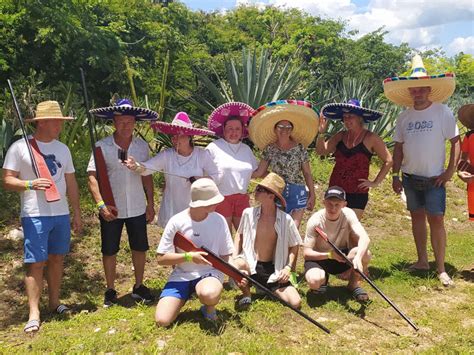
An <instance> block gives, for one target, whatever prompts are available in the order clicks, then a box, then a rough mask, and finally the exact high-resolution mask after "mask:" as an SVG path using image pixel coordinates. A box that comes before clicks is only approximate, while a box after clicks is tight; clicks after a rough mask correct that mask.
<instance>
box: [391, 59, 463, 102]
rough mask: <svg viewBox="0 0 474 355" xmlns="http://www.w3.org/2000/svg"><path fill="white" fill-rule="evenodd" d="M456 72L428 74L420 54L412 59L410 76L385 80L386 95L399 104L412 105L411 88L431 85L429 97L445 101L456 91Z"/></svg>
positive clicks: (434, 100)
mask: <svg viewBox="0 0 474 355" xmlns="http://www.w3.org/2000/svg"><path fill="white" fill-rule="evenodd" d="M454 77H455V75H454V73H445V74H439V75H431V76H430V75H428V74H427V72H426V69H425V66H424V64H423V60H422V59H421V57H420V56H419V55H415V56H414V57H413V60H412V65H411V74H410V76H399V77H393V78H387V79H385V80H384V81H383V90H384V92H385V96H386V97H387V98H388V99H389V100H390V101H392V102H394V103H396V104H397V105H401V106H406V107H412V106H413V98H412V97H411V96H410V93H409V92H408V89H409V88H414V87H422V86H429V87H431V93H430V95H429V97H428V99H429V100H430V101H431V102H440V103H441V102H445V101H446V100H447V99H448V98H449V97H450V96H451V95H452V94H453V92H454V89H455V87H456V82H455V80H454Z"/></svg>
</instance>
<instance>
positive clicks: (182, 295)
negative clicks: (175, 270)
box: [160, 274, 214, 301]
mask: <svg viewBox="0 0 474 355" xmlns="http://www.w3.org/2000/svg"><path fill="white" fill-rule="evenodd" d="M206 277H214V276H213V275H212V274H208V275H204V276H201V277H198V278H197V279H194V280H191V281H168V282H167V283H166V285H165V287H163V291H161V295H160V298H163V297H174V298H179V299H180V300H184V301H187V300H188V299H189V298H190V297H191V296H192V295H193V293H194V292H196V285H197V284H198V282H199V281H201V280H202V279H205V278H206Z"/></svg>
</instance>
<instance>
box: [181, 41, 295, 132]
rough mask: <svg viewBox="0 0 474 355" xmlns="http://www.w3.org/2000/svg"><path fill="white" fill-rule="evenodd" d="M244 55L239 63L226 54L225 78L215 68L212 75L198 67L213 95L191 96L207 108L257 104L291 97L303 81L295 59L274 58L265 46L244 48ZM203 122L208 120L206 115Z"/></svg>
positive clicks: (197, 69) (199, 78) (196, 68)
mask: <svg viewBox="0 0 474 355" xmlns="http://www.w3.org/2000/svg"><path fill="white" fill-rule="evenodd" d="M241 58H242V59H241V60H242V62H241V63H236V61H234V59H232V58H230V57H229V56H225V57H224V66H225V78H221V77H220V76H219V74H218V73H217V71H216V70H215V68H211V70H212V77H210V76H209V75H208V74H207V73H206V72H205V71H204V70H203V69H201V68H199V67H194V68H193V69H194V71H195V73H196V75H197V77H198V80H199V81H200V82H201V83H202V84H203V85H204V86H205V87H206V88H207V89H208V90H209V92H210V94H211V95H212V98H210V99H208V98H205V97H191V98H188V100H190V101H191V102H192V103H193V104H195V105H197V106H199V107H200V108H201V109H202V110H203V111H205V112H209V111H210V110H212V109H214V108H215V107H216V106H219V105H221V104H223V103H226V102H230V101H240V102H244V103H246V104H248V105H250V106H252V107H255V108H256V107H259V106H261V105H263V104H265V103H267V102H270V101H275V100H278V99H282V98H288V97H291V94H292V93H293V92H294V91H295V89H296V88H297V86H298V85H299V83H300V73H301V68H299V67H295V66H294V64H293V61H292V60H289V61H287V62H286V63H285V64H284V65H283V63H282V62H281V61H280V60H278V59H277V60H273V59H272V58H271V56H270V54H269V51H268V49H262V51H261V52H260V55H259V56H257V52H256V51H254V52H253V53H251V52H249V51H247V50H246V49H245V48H244V49H242V57H241ZM211 101H212V103H211ZM203 102H204V103H205V104H203ZM200 123H202V124H205V122H204V121H203V120H202V119H201V122H200Z"/></svg>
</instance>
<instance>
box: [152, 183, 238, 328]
mask: <svg viewBox="0 0 474 355" xmlns="http://www.w3.org/2000/svg"><path fill="white" fill-rule="evenodd" d="M223 200H224V196H222V195H221V194H220V192H219V190H218V189H217V186H216V184H215V182H214V181H213V180H212V179H209V178H201V179H198V180H197V181H195V182H194V183H193V184H192V185H191V202H190V203H189V208H187V209H185V210H184V211H182V212H180V213H178V214H176V215H174V216H173V217H171V218H170V220H169V221H168V223H167V224H166V227H165V230H164V231H163V235H162V236H161V240H160V244H159V245H158V248H157V253H158V264H159V265H170V266H173V271H172V272H171V275H170V276H169V278H168V282H167V283H166V285H165V287H164V288H163V291H162V293H161V295H160V300H159V302H158V305H157V306H156V313H155V322H156V324H157V326H163V327H166V326H168V325H170V324H171V323H172V322H173V321H174V320H175V319H176V317H177V316H178V314H179V311H180V309H181V308H182V307H183V306H184V304H185V303H186V301H187V300H188V299H189V298H190V297H191V295H192V294H193V293H194V292H196V294H197V297H198V298H199V301H200V302H201V303H202V304H203V305H202V307H201V313H202V314H203V316H204V318H205V319H208V320H211V321H214V320H216V319H217V313H216V305H217V304H218V303H219V300H220V295H221V293H222V289H223V287H222V282H223V278H224V275H223V274H222V273H221V272H220V271H218V270H216V269H215V268H213V267H212V266H211V264H210V263H209V262H208V261H207V260H206V259H205V258H204V256H205V255H206V253H204V252H189V253H183V252H180V250H177V249H176V247H175V246H174V243H173V241H174V236H175V234H176V232H181V233H182V234H183V235H184V236H185V237H186V238H188V239H190V240H191V241H192V242H193V243H194V244H196V245H199V246H205V247H206V248H208V249H209V250H210V251H212V252H213V253H215V254H217V255H219V256H220V257H221V258H222V259H224V260H225V261H228V260H229V256H230V255H232V252H233V250H234V248H233V245H232V238H231V236H230V232H229V227H228V226H227V222H226V220H225V218H224V217H223V216H221V215H220V214H218V213H216V212H215V209H216V207H217V205H218V204H219V203H221V202H222V201H223Z"/></svg>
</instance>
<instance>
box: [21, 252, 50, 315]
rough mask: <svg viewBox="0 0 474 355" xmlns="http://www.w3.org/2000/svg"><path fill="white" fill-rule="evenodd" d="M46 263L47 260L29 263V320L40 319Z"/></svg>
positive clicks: (26, 278)
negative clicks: (40, 302) (40, 303)
mask: <svg viewBox="0 0 474 355" xmlns="http://www.w3.org/2000/svg"><path fill="white" fill-rule="evenodd" d="M45 265H46V262H45V261H42V262H39V263H32V264H27V272H26V276H25V287H26V295H27V297H28V305H29V308H30V314H29V317H28V320H33V319H37V320H39V319H40V311H39V300H40V297H41V292H42V291H43V269H44V266H45Z"/></svg>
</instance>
